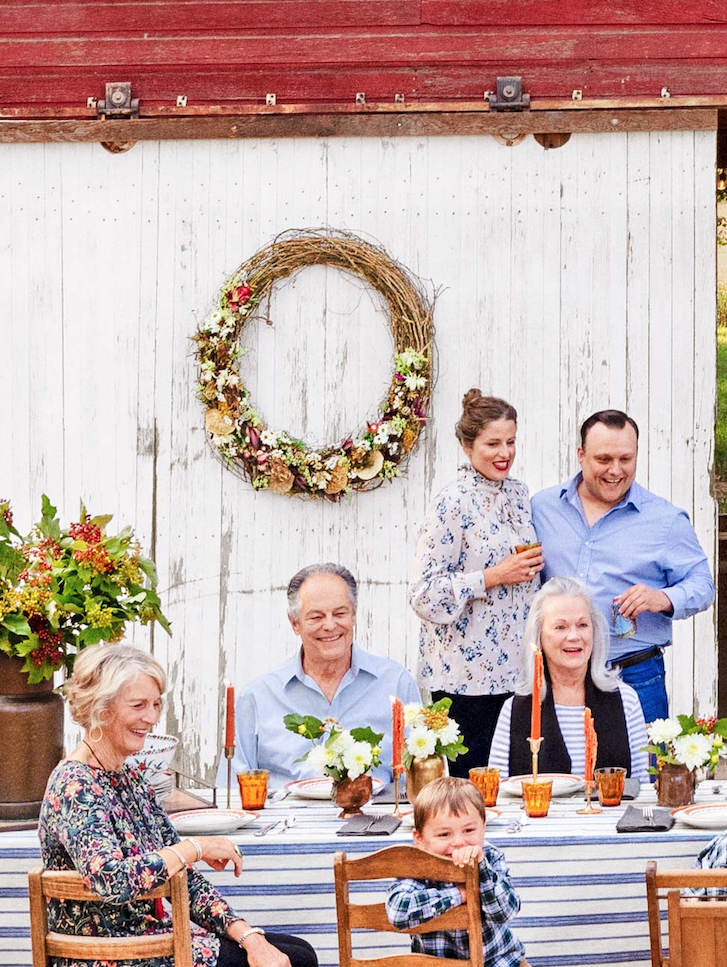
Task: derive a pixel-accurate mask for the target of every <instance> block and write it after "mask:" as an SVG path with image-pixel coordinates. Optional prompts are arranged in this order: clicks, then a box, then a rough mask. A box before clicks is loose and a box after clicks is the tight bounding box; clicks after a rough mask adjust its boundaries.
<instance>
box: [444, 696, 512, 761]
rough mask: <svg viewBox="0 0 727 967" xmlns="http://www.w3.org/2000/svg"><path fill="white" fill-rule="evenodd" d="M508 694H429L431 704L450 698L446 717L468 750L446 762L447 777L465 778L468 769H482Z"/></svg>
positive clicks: (488, 755)
mask: <svg viewBox="0 0 727 967" xmlns="http://www.w3.org/2000/svg"><path fill="white" fill-rule="evenodd" d="M511 695H512V692H504V693H503V694H502V695H450V694H449V693H448V692H432V701H433V702H438V701H439V700H440V698H451V699H452V707H451V708H450V710H449V714H450V716H451V717H452V718H453V719H454V720H455V722H457V723H458V724H459V730H460V732H461V733H462V735H463V737H464V744H465V745H466V746H467V748H468V749H469V752H468V753H467V755H460V756H457V758H456V760H455V761H454V762H450V763H449V774H450V775H452V776H459V777H460V778H462V779H469V771H470V769H473V768H475V766H486V765H487V760H488V759H489V758H490V746H491V745H492V736H493V735H494V734H495V726H496V725H497V719H498V716H499V714H500V709H501V708H502V706H503V705H504V704H505V702H506V701H507V699H508V698H510V696H511Z"/></svg>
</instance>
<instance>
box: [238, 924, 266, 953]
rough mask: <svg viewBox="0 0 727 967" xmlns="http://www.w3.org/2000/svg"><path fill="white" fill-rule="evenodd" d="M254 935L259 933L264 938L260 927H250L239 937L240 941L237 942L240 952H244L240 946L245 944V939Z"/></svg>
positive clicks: (263, 932)
mask: <svg viewBox="0 0 727 967" xmlns="http://www.w3.org/2000/svg"><path fill="white" fill-rule="evenodd" d="M254 933H261V934H262V935H263V937H264V936H265V931H264V930H263V928H262V927H250V929H249V930H246V931H245V932H244V933H243V935H242V936H241V937H240V939H239V940H238V941H237V945H238V947H240V948H241V949H242V950H244V949H245V948H244V947H243V946H242V945H243V944H244V943H245V941H246V940H247V938H248V937H251V936H252V935H253V934H254Z"/></svg>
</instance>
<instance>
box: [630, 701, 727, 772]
mask: <svg viewBox="0 0 727 967" xmlns="http://www.w3.org/2000/svg"><path fill="white" fill-rule="evenodd" d="M646 734H647V736H648V739H649V745H647V746H646V751H647V752H650V753H651V754H652V755H655V756H656V761H657V767H658V768H656V769H653V768H652V769H650V770H649V771H650V772H658V771H659V770H660V769H661V768H662V767H663V766H664V765H665V764H666V763H670V764H672V765H684V766H686V767H687V769H689V770H694V769H700V768H702V767H703V766H706V767H707V768H709V769H713V768H714V767H715V766H716V765H717V762H718V761H719V759H721V758H725V757H727V745H726V744H725V739H727V718H725V719H714V718H711V719H695V718H694V716H693V715H679V716H677V718H675V719H655V720H654V721H653V722H652V723H651V725H649V726H648V727H647V730H646Z"/></svg>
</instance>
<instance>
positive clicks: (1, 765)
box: [0, 654, 63, 820]
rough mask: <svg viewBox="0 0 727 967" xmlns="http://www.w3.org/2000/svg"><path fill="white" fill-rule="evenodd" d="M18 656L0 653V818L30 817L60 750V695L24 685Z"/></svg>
mask: <svg viewBox="0 0 727 967" xmlns="http://www.w3.org/2000/svg"><path fill="white" fill-rule="evenodd" d="M22 666H23V659H22V658H11V657H9V656H8V655H4V654H0V819H5V820H7V819H35V818H36V817H37V816H38V813H39V812H40V804H41V802H42V800H43V795H44V793H45V787H46V783H47V782H48V776H49V775H50V774H51V772H52V771H53V769H54V768H55V767H56V765H57V764H58V762H59V761H60V759H61V756H62V755H63V701H62V699H61V698H60V696H59V695H56V694H55V693H54V691H53V682H52V681H46V682H40V683H39V684H38V685H29V684H28V676H27V675H26V674H25V672H21V670H20V669H21V668H22Z"/></svg>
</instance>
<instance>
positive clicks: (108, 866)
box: [38, 759, 240, 967]
mask: <svg viewBox="0 0 727 967" xmlns="http://www.w3.org/2000/svg"><path fill="white" fill-rule="evenodd" d="M38 832H39V836H40V848H41V855H42V857H43V863H44V865H45V867H46V869H49V870H77V871H78V872H79V873H80V874H81V876H83V879H84V881H85V883H86V886H87V887H88V888H89V889H90V890H93V892H94V893H97V894H98V895H99V896H102V897H104V899H105V900H106V901H107V902H105V903H88V902H80V901H77V900H65V901H62V900H49V905H48V925H49V928H50V929H51V930H55V931H57V932H58V933H70V934H76V935H78V936H104V937H127V936H138V935H141V934H150V933H163V932H167V931H170V930H171V926H172V920H171V917H170V916H169V915H168V913H167V912H166V911H165V910H164V909H163V907H162V904H161V901H158V900H137V899H136V897H137V896H138V895H139V894H141V893H145V892H148V891H149V890H153V889H155V888H156V887H158V886H161V885H162V884H163V883H165V882H166V881H167V880H168V879H169V876H168V873H167V868H166V866H165V865H164V860H163V859H162V857H161V856H160V855H159V853H158V850H159V849H161V848H162V847H164V846H169V845H171V844H173V843H177V842H179V836H178V834H177V831H176V830H175V828H174V826H173V825H172V823H171V822H170V821H169V818H168V817H167V815H166V813H165V812H164V810H163V809H162V808H161V806H159V804H158V803H157V801H156V797H155V795H154V791H153V790H152V788H151V786H149V785H148V784H147V783H146V782H145V781H144V780H143V779H142V778H141V776H140V775H139V773H137V772H136V771H134V770H133V769H132V768H131V767H129V766H124V767H123V769H121V770H120V771H119V772H106V771H105V770H103V769H100V768H96V767H95V766H91V765H86V764H85V763H83V762H76V761H74V760H72V759H67V760H65V761H64V762H61V763H60V764H59V765H58V766H56V768H55V769H54V770H53V772H52V773H51V777H50V779H49V780H48V788H47V789H46V794H45V799H44V800H43V805H42V807H41V811H40V820H39V826H38ZM188 886H189V899H190V917H191V918H192V920H193V921H194V923H193V924H192V959H193V962H194V963H195V964H196V965H200V967H215V964H216V963H217V957H218V954H219V948H220V943H219V940H218V937H219V936H222V935H224V933H225V931H226V928H227V926H228V924H229V923H230V922H231V921H233V920H238V919H240V918H239V916H237V915H236V914H235V913H234V912H233V911H232V910H231V909H230V907H229V906H228V905H227V903H226V902H225V901H224V900H223V899H222V897H221V896H220V895H219V893H218V892H217V891H216V890H215V889H214V887H212V886H211V884H210V883H208V882H207V880H206V879H205V878H204V877H203V876H202V874H201V873H198V872H197V871H196V870H193V869H190V870H189V871H188ZM54 962H55V967H77V965H78V964H83V963H85V964H93V965H94V967H102V965H105V964H106V963H107V962H106V961H69V960H66V959H60V958H56V959H55V961H54ZM171 963H172V961H171V959H170V958H163V957H161V958H153V959H147V960H136V961H114V962H113V965H112V967H126V964H129V965H131V964H134V965H141V967H170V965H171Z"/></svg>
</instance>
